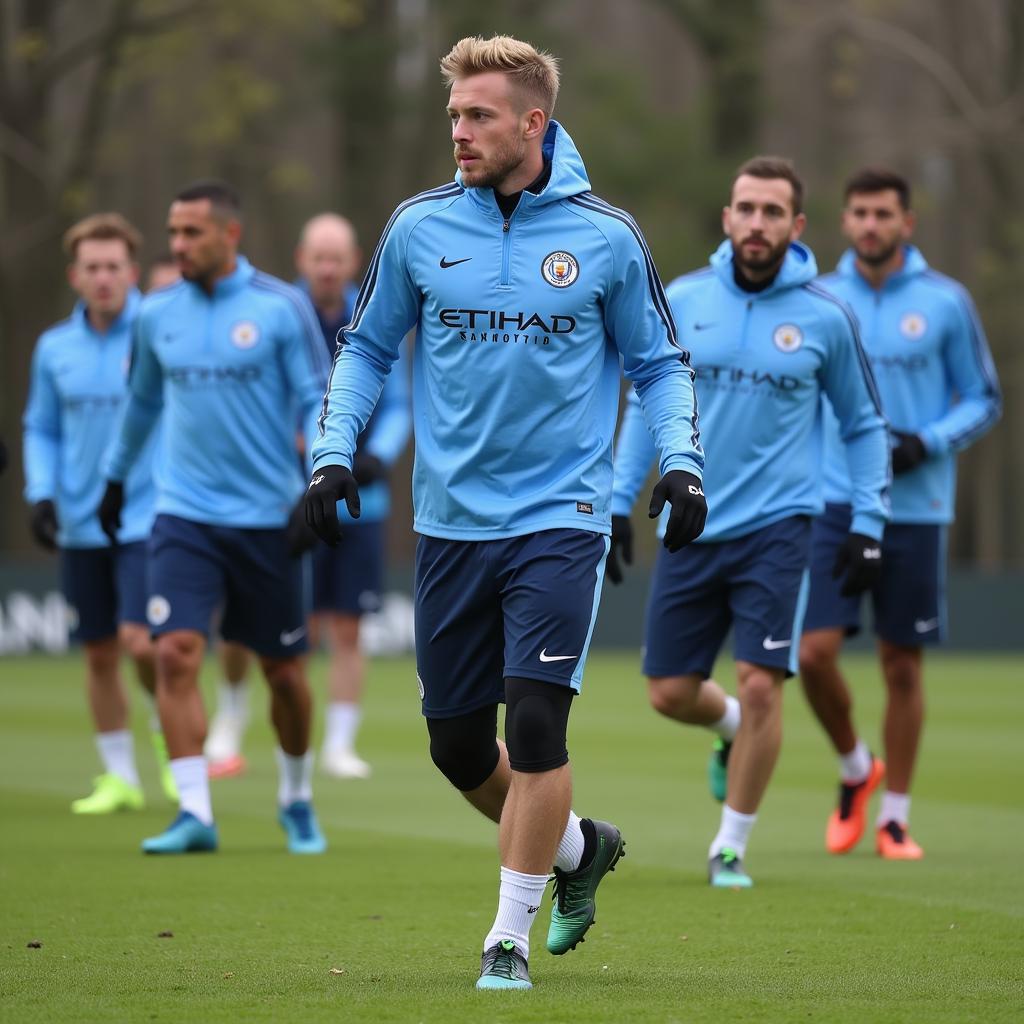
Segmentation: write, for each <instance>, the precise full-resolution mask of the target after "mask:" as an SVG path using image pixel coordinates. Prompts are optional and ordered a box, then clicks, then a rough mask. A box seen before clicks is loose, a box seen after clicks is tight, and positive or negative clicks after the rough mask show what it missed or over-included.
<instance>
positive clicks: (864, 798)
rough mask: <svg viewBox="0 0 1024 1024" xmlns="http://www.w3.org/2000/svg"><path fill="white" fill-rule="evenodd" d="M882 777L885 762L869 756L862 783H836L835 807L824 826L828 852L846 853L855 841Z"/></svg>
mask: <svg viewBox="0 0 1024 1024" xmlns="http://www.w3.org/2000/svg"><path fill="white" fill-rule="evenodd" d="M884 778H885V764H884V762H883V761H881V760H880V759H879V758H877V757H872V758H871V771H870V772H868V777H867V778H866V779H865V780H864V781H863V782H858V783H857V784H856V785H853V786H851V785H849V784H848V783H846V782H841V783H840V784H839V806H838V807H837V808H836V809H835V810H834V811H833V812H832V814H831V815H830V816H829V819H828V824H827V825H826V826H825V849H826V850H828V852H829V853H849V852H850V850H852V849H853V848H854V847H855V846H856V845H857V844H858V843H859V842H860V838H861V836H862V835H864V829H865V828H866V827H867V809H868V800H869V798H870V797H871V794H872V793H873V792H874V791H875V790H876V789H877V788H878V784H879V783H880V782H881V781H882V779H884Z"/></svg>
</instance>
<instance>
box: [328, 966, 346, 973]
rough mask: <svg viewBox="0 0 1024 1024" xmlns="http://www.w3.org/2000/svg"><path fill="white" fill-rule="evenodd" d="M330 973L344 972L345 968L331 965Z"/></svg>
mask: <svg viewBox="0 0 1024 1024" xmlns="http://www.w3.org/2000/svg"><path fill="white" fill-rule="evenodd" d="M330 973H331V974H344V973H345V968H344V967H332V968H331V970H330Z"/></svg>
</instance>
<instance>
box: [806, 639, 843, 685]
mask: <svg viewBox="0 0 1024 1024" xmlns="http://www.w3.org/2000/svg"><path fill="white" fill-rule="evenodd" d="M835 660H836V656H835V651H834V650H833V645H832V644H831V643H827V642H825V641H824V640H823V639H822V638H820V637H817V636H814V635H813V634H811V635H808V636H805V637H803V639H802V640H801V641H800V673H801V675H803V676H805V677H810V678H811V679H814V678H816V677H817V676H819V675H821V673H823V672H825V671H827V670H828V669H830V668H831V667H832V666H833V665H834V663H835Z"/></svg>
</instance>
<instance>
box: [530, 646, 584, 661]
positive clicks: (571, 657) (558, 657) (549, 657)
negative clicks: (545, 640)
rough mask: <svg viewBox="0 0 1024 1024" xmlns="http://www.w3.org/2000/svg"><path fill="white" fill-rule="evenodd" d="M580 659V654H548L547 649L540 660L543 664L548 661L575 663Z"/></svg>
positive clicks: (542, 652) (541, 653) (541, 654)
mask: <svg viewBox="0 0 1024 1024" xmlns="http://www.w3.org/2000/svg"><path fill="white" fill-rule="evenodd" d="M578 657H579V655H578V654H548V649H547V648H546V647H545V648H544V650H543V651H541V652H540V660H541V661H543V662H548V661H575V660H576V659H577V658H578Z"/></svg>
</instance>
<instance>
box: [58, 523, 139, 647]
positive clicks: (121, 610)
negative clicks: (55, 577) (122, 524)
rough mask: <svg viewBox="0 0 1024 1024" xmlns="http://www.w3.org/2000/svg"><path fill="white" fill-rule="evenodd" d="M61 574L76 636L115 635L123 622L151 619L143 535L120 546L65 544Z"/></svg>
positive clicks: (87, 639) (82, 640) (83, 640)
mask: <svg viewBox="0 0 1024 1024" xmlns="http://www.w3.org/2000/svg"><path fill="white" fill-rule="evenodd" d="M60 577H61V589H62V590H63V591H64V600H65V601H67V603H68V611H69V612H70V614H71V621H72V623H73V624H74V626H73V628H72V630H71V639H72V640H76V641H77V642H78V643H82V644H88V643H92V642H93V641H95V640H106V639H107V638H109V637H112V636H116V635H117V627H118V624H119V623H121V622H131V623H137V624H138V625H140V626H144V625H145V624H146V542H145V541H144V540H139V541H135V542H134V543H132V544H120V545H118V546H117V547H116V548H61V552H60Z"/></svg>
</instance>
